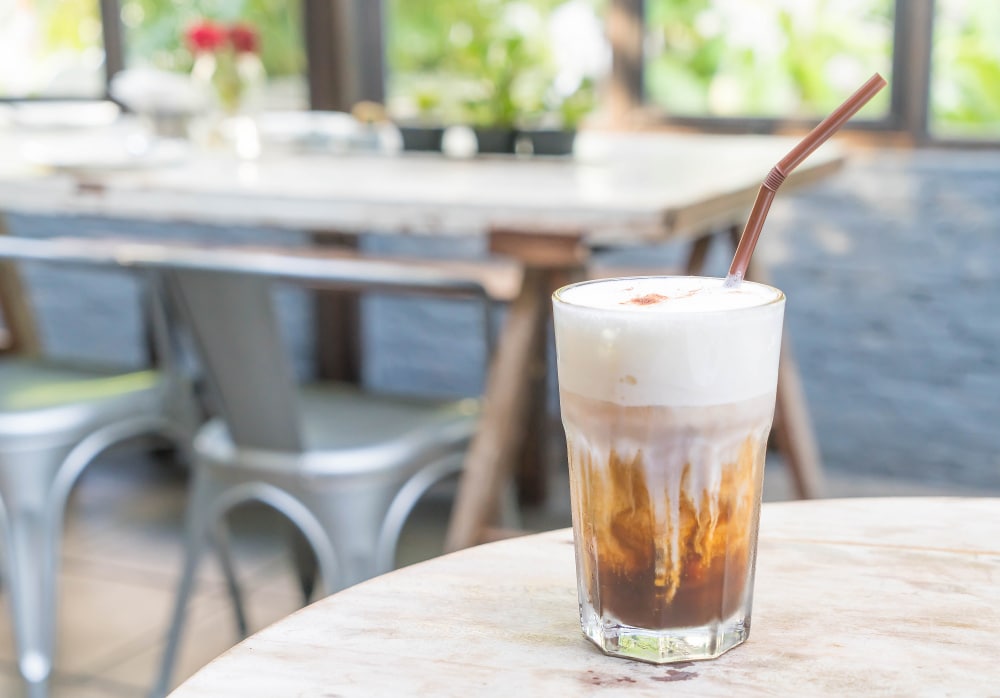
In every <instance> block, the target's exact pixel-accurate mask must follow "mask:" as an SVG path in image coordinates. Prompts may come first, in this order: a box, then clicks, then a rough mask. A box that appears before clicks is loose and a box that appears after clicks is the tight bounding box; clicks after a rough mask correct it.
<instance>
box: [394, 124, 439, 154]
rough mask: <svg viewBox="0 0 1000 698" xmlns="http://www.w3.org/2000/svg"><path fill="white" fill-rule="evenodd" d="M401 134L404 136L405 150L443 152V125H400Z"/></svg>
mask: <svg viewBox="0 0 1000 698" xmlns="http://www.w3.org/2000/svg"><path fill="white" fill-rule="evenodd" d="M399 134H400V135H401V136H402V137H403V150H408V151H414V152H437V153H439V152H441V141H442V139H443V138H444V127H442V126H400V127H399Z"/></svg>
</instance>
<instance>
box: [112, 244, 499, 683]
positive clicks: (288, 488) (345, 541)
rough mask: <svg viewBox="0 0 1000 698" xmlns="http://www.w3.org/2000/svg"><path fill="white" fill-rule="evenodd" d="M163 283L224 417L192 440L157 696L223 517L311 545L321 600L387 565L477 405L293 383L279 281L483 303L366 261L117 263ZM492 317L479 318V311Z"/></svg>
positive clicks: (147, 257)
mask: <svg viewBox="0 0 1000 698" xmlns="http://www.w3.org/2000/svg"><path fill="white" fill-rule="evenodd" d="M126 258H127V263H129V264H135V265H137V266H140V267H145V268H149V269H155V270H157V271H158V272H159V273H160V274H162V277H163V279H164V280H165V282H166V284H167V286H168V288H169V290H170V292H171V296H172V297H173V298H174V299H175V300H176V303H177V309H178V314H179V316H180V317H181V318H182V319H183V322H184V325H185V326H186V328H187V329H188V330H189V331H190V334H191V335H192V338H193V339H194V344H195V346H196V349H197V353H198V355H199V358H200V361H201V364H202V368H203V370H204V372H205V377H206V379H207V381H208V385H209V387H210V388H211V390H212V394H213V396H214V398H215V402H216V406H217V409H218V412H219V416H218V417H217V418H215V419H213V420H211V421H210V422H209V423H208V424H206V425H205V426H204V427H203V428H202V429H201V430H199V432H198V434H197V436H196V438H195V441H194V482H193V489H192V491H191V495H190V502H189V509H188V516H187V534H186V543H185V545H186V550H185V562H184V571H183V574H182V578H181V582H180V586H179V589H178V594H177V600H176V607H175V610H174V615H173V620H172V623H171V628H170V632H169V636H168V639H167V646H166V650H165V654H164V658H163V663H162V667H161V671H160V675H159V677H158V680H157V682H156V684H155V686H154V688H153V695H155V696H160V695H164V694H165V693H166V689H167V687H168V684H169V681H170V675H171V672H172V669H173V665H174V660H175V656H176V652H177V648H178V645H179V642H180V637H181V631H182V626H183V623H184V619H185V615H186V607H187V603H188V599H189V597H190V595H191V592H192V589H193V585H194V582H195V572H196V569H197V566H198V562H199V559H200V557H201V554H202V552H203V551H204V548H205V546H206V544H209V543H212V542H213V536H215V535H216V533H217V532H218V531H219V530H220V524H221V522H222V520H223V517H224V516H225V514H226V512H227V511H229V510H231V509H232V508H233V507H235V506H237V505H239V504H242V503H244V502H248V501H252V500H256V501H260V502H264V503H266V504H268V505H270V506H271V507H273V508H274V509H276V510H278V511H279V512H281V513H282V514H284V515H285V517H287V518H288V519H289V520H290V521H291V522H292V523H293V524H294V525H295V526H296V527H297V528H298V529H299V530H300V531H301V533H302V534H303V536H304V537H305V539H306V540H307V541H308V543H309V545H310V546H311V548H312V550H313V552H314V553H315V558H316V562H317V566H318V571H319V576H320V580H321V588H322V590H323V592H325V593H327V594H329V593H332V592H333V591H335V590H337V589H339V588H343V587H345V586H349V585H351V584H354V583H357V582H359V581H362V580H364V579H367V578H369V577H372V576H374V575H376V574H379V573H382V572H386V571H388V570H390V569H392V567H393V564H394V560H395V552H396V544H397V541H398V538H399V534H400V531H401V529H402V527H403V525H404V523H405V521H406V518H407V516H408V515H409V513H410V511H411V509H412V508H413V506H414V505H415V504H416V502H417V501H418V500H419V498H420V497H421V496H422V495H423V494H424V493H425V492H426V491H427V490H428V489H429V488H430V487H431V486H432V485H434V484H435V483H436V482H438V481H440V480H441V479H443V478H445V477H447V476H449V475H452V474H455V473H457V472H458V471H459V470H460V469H461V465H462V455H463V453H464V451H465V449H466V447H467V445H468V443H469V441H470V439H471V437H472V435H473V432H474V430H475V427H476V421H477V416H478V403H477V401H475V400H458V401H440V400H437V401H431V400H418V399H413V398H400V397H392V396H386V395H376V394H370V393H366V392H365V391H363V390H362V389H359V388H357V387H353V386H348V385H338V384H311V385H304V386H299V385H296V382H295V380H294V377H293V373H292V370H291V367H290V361H289V359H288V357H287V356H286V352H285V348H284V345H283V342H282V340H281V337H280V336H279V332H278V327H277V319H276V313H275V310H274V307H273V305H272V297H271V286H272V284H273V283H274V282H275V281H283V282H293V283H299V284H310V285H314V284H321V285H323V286H335V287H339V288H345V289H351V290H378V291H382V292H422V293H447V294H449V295H461V296H466V297H473V298H477V299H480V300H482V302H483V303H484V308H488V299H487V297H486V294H485V292H484V291H483V289H482V287H481V286H480V285H479V284H478V283H477V282H475V281H471V280H465V279H456V278H454V277H446V276H443V275H441V274H438V273H434V272H433V271H430V270H427V269H416V268H412V267H409V266H406V265H403V264H399V263H382V262H373V261H370V260H364V259H349V260H345V259H320V258H312V257H301V256H298V257H296V256H288V255H278V254H262V253H253V252H244V251H236V250H206V249H191V248H186V249H182V248H176V247H160V248H152V247H150V246H141V245H136V246H134V247H133V248H132V249H131V250H130V251H126V252H124V253H121V254H120V255H119V259H120V261H121V260H123V259H126ZM484 317H488V313H484Z"/></svg>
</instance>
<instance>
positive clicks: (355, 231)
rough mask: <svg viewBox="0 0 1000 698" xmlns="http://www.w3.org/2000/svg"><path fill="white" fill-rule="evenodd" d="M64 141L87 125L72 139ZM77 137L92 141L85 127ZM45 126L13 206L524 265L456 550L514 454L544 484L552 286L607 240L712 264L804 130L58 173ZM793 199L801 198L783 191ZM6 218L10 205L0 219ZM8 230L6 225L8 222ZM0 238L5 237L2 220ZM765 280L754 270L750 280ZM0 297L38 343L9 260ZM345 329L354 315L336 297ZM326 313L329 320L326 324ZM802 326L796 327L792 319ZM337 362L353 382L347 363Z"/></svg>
mask: <svg viewBox="0 0 1000 698" xmlns="http://www.w3.org/2000/svg"><path fill="white" fill-rule="evenodd" d="M62 137H64V138H71V137H72V136H67V135H64V136H62ZM75 137H76V138H85V137H87V136H86V135H84V134H80V133H79V132H78V133H77V135H76V136H75ZM32 138H42V136H39V135H37V134H35V135H32V134H27V135H24V134H22V135H21V136H18V135H17V134H15V133H13V132H6V133H4V132H2V131H0V151H2V152H5V153H12V154H15V156H14V157H11V158H8V159H5V160H4V161H3V162H0V212H2V211H17V212H25V213H39V214H45V215H94V216H102V217H110V218H124V219H139V220H155V221H162V222H165V223H170V224H175V225H183V224H184V223H185V222H197V223H209V224H219V225H253V226H258V225H261V226H270V227H280V228H285V229H289V230H300V231H301V230H305V231H309V232H311V234H312V236H313V238H314V239H316V240H323V239H329V240H331V241H334V242H335V244H338V245H347V246H348V247H349V246H350V244H351V241H352V239H354V238H356V236H357V235H360V234H362V233H365V232H369V231H378V232H388V233H396V234H399V235H408V236H436V237H442V236H462V237H469V236H472V237H479V238H484V239H486V240H487V241H488V248H489V249H490V250H491V251H492V252H493V253H495V254H497V255H503V256H505V257H507V258H512V259H514V260H516V261H517V262H518V263H519V264H520V265H521V266H522V268H523V274H522V275H521V276H520V279H521V282H520V285H519V287H518V286H517V285H515V287H514V290H513V291H511V292H510V293H508V294H507V297H504V298H502V300H506V301H510V302H511V309H510V312H509V313H508V315H507V319H506V326H505V328H504V329H503V331H502V332H501V335H500V341H499V346H498V348H497V351H496V354H495V356H494V361H493V365H492V368H491V371H490V375H489V377H488V381H487V389H486V394H485V412H484V418H483V422H482V426H481V428H480V430H479V432H478V434H477V436H476V438H475V440H474V442H473V444H472V447H471V449H470V452H469V456H468V458H467V462H466V469H465V475H464V476H463V478H462V481H461V483H460V487H459V494H458V498H457V501H456V505H455V509H454V512H453V516H452V525H451V526H450V530H449V536H448V547H449V548H450V549H458V548H462V547H466V546H468V545H472V544H474V543H476V542H479V541H481V540H483V539H484V537H488V536H489V529H490V527H491V526H493V525H495V523H496V518H497V512H498V509H499V499H500V496H501V493H502V492H503V490H504V486H503V485H504V483H505V481H506V480H507V479H508V478H509V477H510V476H511V475H512V474H513V473H512V471H513V465H512V464H513V463H528V464H529V467H528V468H526V469H522V470H524V471H525V472H522V475H523V476H524V477H523V478H522V479H523V481H525V482H528V484H529V485H530V484H531V483H530V478H531V477H534V478H535V483H534V484H535V486H536V487H538V486H540V475H539V474H540V473H542V470H541V468H540V466H539V463H537V462H536V461H532V460H531V459H530V458H529V457H528V456H530V455H531V453H535V454H536V455H537V453H538V452H539V450H538V449H537V448H536V449H534V450H532V449H530V448H529V449H527V451H526V449H525V444H526V443H529V444H530V443H531V442H532V441H535V442H541V441H542V436H543V435H542V434H541V433H540V431H539V427H540V425H542V424H544V422H545V420H544V419H541V417H542V416H544V414H543V412H544V409H545V404H546V403H545V400H544V399H543V390H544V386H545V370H546V362H545V342H546V339H547V334H546V332H547V322H548V316H549V312H550V301H549V296H550V294H551V292H552V290H553V289H554V287H556V286H558V285H559V284H561V283H563V282H565V281H566V280H568V279H571V278H575V277H579V276H580V275H581V274H583V273H584V271H585V268H586V266H587V260H588V253H589V251H590V250H592V249H594V248H605V249H606V248H617V247H628V246H632V245H638V244H649V243H659V242H670V241H674V242H677V241H680V242H687V243H688V244H690V253H689V257H688V262H687V264H686V270H687V271H688V272H690V273H697V271H698V270H699V269H700V267H701V263H702V261H703V260H704V257H705V253H706V251H707V249H708V245H709V243H710V242H711V240H712V239H713V237H714V236H716V235H718V234H721V235H722V236H723V238H724V239H725V240H726V243H727V244H729V241H730V237H731V236H732V234H733V233H734V232H735V231H738V230H739V229H740V228H741V226H742V223H743V221H744V220H745V217H746V213H747V211H748V209H749V206H750V204H751V203H752V201H753V198H754V196H755V194H756V191H757V188H758V187H759V185H760V182H761V180H762V179H763V176H764V175H765V174H766V173H767V172H768V170H769V169H770V168H771V166H772V165H773V164H774V163H775V162H777V161H778V160H779V159H780V158H781V157H782V156H783V155H784V154H785V153H786V152H787V151H788V149H789V148H790V147H791V146H792V145H793V144H794V142H795V140H794V139H790V138H781V137H764V136H738V137H737V136H709V135H690V134H684V135H678V134H672V135H667V134H655V135H654V134H644V135H638V134H582V135H581V137H580V139H579V143H578V147H577V152H578V155H577V157H576V158H574V159H559V158H552V159H546V158H534V159H523V158H504V157H500V158H479V159H473V160H451V159H446V158H443V157H433V156H421V155H414V156H402V157H387V156H380V155H354V154H352V155H338V156H331V155H327V156H316V155H312V156H305V155H292V154H273V155H269V156H267V157H265V159H262V160H260V161H257V162H240V161H236V160H234V159H233V158H232V157H224V156H220V155H205V154H198V155H194V156H192V157H191V158H189V159H187V160H184V161H182V162H179V163H177V164H176V165H174V166H170V167H157V168H146V169H134V170H128V171H111V170H108V171H96V172H94V171H91V172H86V171H82V172H81V171H75V172H65V171H52V170H44V169H39V168H38V167H37V166H33V165H30V164H28V163H26V162H25V161H23V160H19V159H18V157H16V154H17V153H19V152H20V151H19V146H20V145H23V144H24V143H25V142H28V141H30V140H31V139H32ZM841 163H842V157H841V156H840V154H839V153H838V151H837V150H836V148H835V147H834V146H832V145H829V144H828V145H827V146H824V148H822V149H821V150H820V151H818V152H817V153H816V154H815V155H813V156H812V157H811V158H810V159H809V160H807V161H806V162H805V163H803V165H802V166H800V167H799V168H798V169H797V170H796V171H795V172H793V173H792V175H791V176H790V177H789V178H788V180H787V181H786V183H785V184H784V186H783V192H785V190H791V189H794V188H795V187H797V186H802V185H804V184H807V183H810V182H813V181H816V180H817V179H820V178H822V177H825V176H827V175H829V174H830V173H831V172H833V171H835V170H836V169H838V168H839V166H840V165H841ZM785 195H787V192H785ZM0 215H2V214H0ZM0 228H2V226H0ZM0 232H2V231H0ZM755 274H756V275H757V276H758V278H759V277H760V270H759V269H754V268H752V269H751V270H750V273H749V275H748V276H749V277H750V278H754V275H755ZM3 277H4V278H5V279H6V281H5V282H4V283H2V284H0V309H2V310H3V311H4V312H5V320H6V322H7V325H8V328H9V330H10V332H11V335H12V336H11V337H10V339H11V340H12V342H11V343H12V345H13V346H15V347H17V346H20V347H25V348H31V347H33V346H35V341H34V338H33V336H32V327H31V322H30V317H29V316H28V315H27V314H26V313H23V312H20V310H19V303H18V300H19V299H18V298H17V297H16V296H17V295H18V291H17V288H18V284H17V281H16V278H14V276H13V275H12V274H11V271H10V270H9V269H7V270H4V271H3ZM327 311H328V312H325V313H324V315H323V317H322V318H320V319H321V320H323V319H324V318H325V319H326V320H327V321H330V320H331V319H332V321H333V322H335V323H340V322H344V321H350V319H351V318H352V317H354V316H355V315H356V313H355V312H354V311H353V310H352V308H351V306H350V303H347V304H344V303H339V304H335V305H333V306H332V307H328V308H327ZM322 326H323V325H322V323H321V324H320V327H322ZM790 330H791V331H793V332H794V328H790ZM339 334H340V335H345V334H348V336H346V338H345V343H344V344H342V345H338V346H333V347H327V348H326V351H327V356H326V358H327V359H328V360H329V361H328V363H329V364H331V365H330V366H328V367H327V368H328V369H329V370H328V371H327V373H330V374H333V377H344V378H351V377H356V375H357V372H358V368H357V367H358V362H359V361H360V357H359V356H358V347H357V338H356V333H354V336H350V335H349V333H343V332H341V333H339ZM787 348H788V347H787V344H786V347H785V349H786V351H784V352H783V355H782V367H781V375H780V379H779V385H778V404H777V408H776V413H775V429H776V432H775V435H776V443H777V445H778V447H779V448H780V449H781V450H782V451H783V455H784V456H785V459H786V461H787V462H788V464H789V465H790V466H791V467H790V470H791V472H792V474H793V476H794V478H795V485H796V490H797V492H798V494H799V495H800V496H803V497H810V496H815V495H816V494H817V493H818V492H819V490H820V488H821V470H820V461H819V454H818V451H817V448H816V444H815V439H814V436H813V432H812V427H811V424H810V422H809V416H808V410H807V409H806V406H805V401H804V398H803V394H802V389H801V386H800V385H799V379H798V373H797V370H796V369H795V365H794V362H793V360H792V357H791V355H790V352H788V351H787ZM338 373H339V374H340V375H339V376H338V375H337V374H338Z"/></svg>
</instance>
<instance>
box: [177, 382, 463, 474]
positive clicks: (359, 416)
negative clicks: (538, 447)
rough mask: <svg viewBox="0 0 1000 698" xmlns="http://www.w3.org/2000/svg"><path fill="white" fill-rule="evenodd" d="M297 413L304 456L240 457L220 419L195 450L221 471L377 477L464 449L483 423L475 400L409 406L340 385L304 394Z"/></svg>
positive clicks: (412, 401) (251, 452)
mask: <svg viewBox="0 0 1000 698" xmlns="http://www.w3.org/2000/svg"><path fill="white" fill-rule="evenodd" d="M298 406H299V412H300V417H301V422H302V425H301V434H302V438H303V443H304V448H303V451H302V452H301V453H284V452H276V451H263V450H257V449H238V448H237V447H236V446H234V444H233V442H232V440H231V439H230V437H229V433H228V430H227V429H226V426H225V424H224V423H223V421H222V420H221V419H213V420H211V421H209V422H208V424H206V425H205V426H204V427H202V429H201V430H200V431H199V433H198V436H197V438H196V439H195V450H196V451H197V452H198V454H199V455H201V456H203V457H206V458H208V459H210V460H212V461H214V462H215V463H217V464H219V463H221V464H228V463H237V462H238V463H239V465H240V466H241V467H248V468H260V469H264V470H269V471H274V470H288V471H290V472H302V473H308V474H313V475H315V474H330V475H335V474H339V475H360V474H373V473H375V472H378V471H380V470H392V469H395V468H396V467H398V466H399V465H400V464H403V463H406V462H411V461H420V462H425V461H427V460H430V459H433V458H436V457H440V455H441V454H442V453H446V452H449V451H453V450H454V449H456V448H460V447H461V446H462V445H463V444H465V443H466V442H468V440H469V439H470V438H471V437H472V434H473V433H474V432H475V428H476V421H477V419H478V417H479V402H478V401H477V400H472V399H466V400H453V401H440V400H435V401H432V400H426V399H416V398H404V397H397V396H388V395H378V394H372V393H366V392H364V391H363V390H361V389H359V388H355V387H353V386H346V385H338V384H314V385H310V386H306V387H303V388H301V389H300V390H299V393H298ZM415 454H417V455H418V457H417V458H415Z"/></svg>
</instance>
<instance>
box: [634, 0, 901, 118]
mask: <svg viewBox="0 0 1000 698" xmlns="http://www.w3.org/2000/svg"><path fill="white" fill-rule="evenodd" d="M645 29H646V39H645V44H646V45H645V47H644V71H643V76H644V85H643V87H644V93H645V98H646V100H647V101H648V102H651V103H652V104H654V105H656V106H657V107H659V108H662V109H663V110H664V111H665V112H666V113H667V114H670V115H679V116H713V117H717V116H723V117H777V118H788V117H806V118H808V117H816V116H822V115H825V114H827V113H828V112H829V111H830V110H831V109H833V108H834V107H836V106H837V105H838V104H840V102H842V101H843V99H844V97H845V96H846V95H847V94H850V93H851V92H852V91H853V90H854V89H856V88H857V87H858V86H859V85H860V84H861V83H862V82H864V81H865V80H866V79H867V78H868V77H869V76H870V75H871V74H872V73H874V72H876V71H878V72H880V73H882V75H883V76H885V77H886V78H887V79H888V78H889V77H890V69H891V65H892V44H893V3H892V0H647V2H646V13H645ZM876 99H877V101H875V102H873V104H871V105H869V106H868V107H867V108H866V111H865V113H866V114H867V115H869V116H874V117H876V118H877V117H884V116H885V115H886V114H887V113H888V110H889V98H888V91H886V92H885V93H883V94H882V95H879V97H877V98H876Z"/></svg>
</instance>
